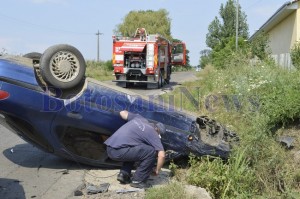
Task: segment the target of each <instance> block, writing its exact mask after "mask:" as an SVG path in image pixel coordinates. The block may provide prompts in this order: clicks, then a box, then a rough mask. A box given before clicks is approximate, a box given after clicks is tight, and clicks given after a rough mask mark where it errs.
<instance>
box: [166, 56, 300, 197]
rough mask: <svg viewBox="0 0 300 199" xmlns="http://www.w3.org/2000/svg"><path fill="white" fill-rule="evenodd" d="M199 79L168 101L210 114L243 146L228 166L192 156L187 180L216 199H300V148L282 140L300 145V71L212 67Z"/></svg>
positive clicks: (263, 66) (262, 65) (260, 66)
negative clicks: (287, 138)
mask: <svg viewBox="0 0 300 199" xmlns="http://www.w3.org/2000/svg"><path fill="white" fill-rule="evenodd" d="M245 63H246V62H245ZM199 76H200V80H199V81H195V82H188V83H185V84H184V85H183V86H184V88H185V90H186V91H188V94H186V93H187V92H186V91H185V92H183V90H182V89H180V88H179V89H176V90H175V91H174V92H173V93H170V94H166V95H164V96H163V97H164V99H165V100H166V101H168V100H169V99H171V98H170V96H174V99H175V106H176V107H177V109H185V110H188V111H191V112H195V113H198V114H199V115H208V116H210V117H212V118H214V119H216V120H217V121H219V122H220V123H223V124H225V125H226V126H227V127H228V128H230V129H231V130H233V131H235V132H238V135H239V136H240V138H241V141H240V143H239V145H238V146H237V147H235V148H234V149H233V151H232V155H231V156H230V158H229V159H228V161H226V162H224V161H222V160H220V159H218V158H215V159H213V160H212V159H211V158H209V159H207V158H205V157H203V158H200V159H198V158H195V157H190V162H189V163H190V165H189V168H188V169H187V171H186V172H187V175H186V179H185V181H187V182H188V183H190V184H193V185H197V186H200V187H203V188H206V189H207V190H208V191H209V192H210V194H211V196H212V197H213V198H274V199H275V198H295V199H296V198H300V194H299V193H300V177H299V176H300V168H299V166H298V165H299V162H297V161H295V156H294V153H295V152H297V151H299V150H300V146H299V145H295V147H294V149H292V150H287V149H285V148H284V147H283V146H282V145H280V144H279V143H278V142H277V141H276V139H277V137H278V136H279V135H282V134H285V135H289V136H292V137H294V138H295V140H296V142H295V143H299V140H300V131H299V130H297V128H296V127H297V126H299V118H300V117H299V116H300V95H299V91H300V78H299V76H300V72H299V71H287V70H284V69H281V68H280V67H278V66H275V65H274V64H272V63H271V62H267V63H259V64H256V65H251V66H249V65H248V64H244V65H240V66H239V67H236V66H235V67H227V69H223V70H215V69H214V68H213V67H212V66H209V67H207V68H205V69H204V70H202V71H201V72H199ZM198 97H199V98H198ZM192 98H193V99H194V100H191V99H192ZM195 101H196V102H197V103H196V104H197V106H195ZM183 102H184V103H183ZM295 125H296V126H295ZM290 129H293V131H291V130H290ZM291 132H292V133H291ZM177 173H180V172H177ZM175 174H176V172H175Z"/></svg>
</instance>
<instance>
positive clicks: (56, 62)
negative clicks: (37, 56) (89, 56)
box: [50, 51, 80, 82]
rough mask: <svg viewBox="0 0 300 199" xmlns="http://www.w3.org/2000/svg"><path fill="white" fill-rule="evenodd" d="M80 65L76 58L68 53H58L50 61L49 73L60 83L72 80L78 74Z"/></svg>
mask: <svg viewBox="0 0 300 199" xmlns="http://www.w3.org/2000/svg"><path fill="white" fill-rule="evenodd" d="M79 70H80V63H79V61H78V59H77V57H76V56H75V55H74V54H73V53H71V52H68V51H59V52H57V53H56V54H54V55H53V56H52V58H51V60H50V71H51V74H52V75H53V77H54V78H55V79H57V80H59V81H61V82H70V81H72V80H74V79H75V78H76V77H77V76H78V73H79Z"/></svg>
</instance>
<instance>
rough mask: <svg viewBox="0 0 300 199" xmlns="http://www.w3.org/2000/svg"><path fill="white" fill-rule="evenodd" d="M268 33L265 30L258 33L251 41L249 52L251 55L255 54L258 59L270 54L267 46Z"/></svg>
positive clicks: (263, 58) (265, 57)
mask: <svg viewBox="0 0 300 199" xmlns="http://www.w3.org/2000/svg"><path fill="white" fill-rule="evenodd" d="M269 42H270V40H269V35H268V34H267V33H265V32H261V33H259V34H258V35H257V36H256V37H254V38H253V39H252V41H251V52H252V55H253V57H254V56H256V57H258V58H259V59H260V60H265V59H267V58H268V57H269V56H270V55H271V49H270V47H269Z"/></svg>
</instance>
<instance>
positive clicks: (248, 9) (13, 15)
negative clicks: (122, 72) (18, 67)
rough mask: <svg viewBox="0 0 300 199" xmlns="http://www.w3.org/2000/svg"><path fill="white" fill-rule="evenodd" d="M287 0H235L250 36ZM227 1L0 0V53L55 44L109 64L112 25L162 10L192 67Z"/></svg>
mask: <svg viewBox="0 0 300 199" xmlns="http://www.w3.org/2000/svg"><path fill="white" fill-rule="evenodd" d="M286 1H287V0H239V4H240V6H241V8H242V11H243V12H245V14H246V15H247V22H248V25H249V33H250V36H251V35H252V34H253V33H254V32H255V31H256V30H258V29H259V28H260V27H261V26H262V25H263V24H264V23H265V22H266V21H267V20H268V19H269V18H270V17H271V16H272V15H273V14H274V13H275V11H276V10H277V9H279V8H280V7H281V6H282V5H283V4H285V2H286ZM226 2H227V0H210V1H203V0H1V9H0V52H3V51H5V52H6V53H8V54H14V55H23V54H26V53H29V52H40V53H43V52H44V51H45V50H46V49H47V48H48V47H50V46H52V45H55V44H69V45H72V46H74V47H76V48H77V49H78V50H79V51H80V52H81V53H82V54H83V56H84V58H85V59H86V60H96V59H97V36H96V33H97V32H98V30H99V31H100V33H103V34H102V35H100V38H99V41H100V42H99V46H100V53H99V54H100V60H102V61H107V60H110V59H112V36H113V30H114V29H115V28H116V26H117V25H118V24H120V23H122V20H123V18H124V17H125V16H126V15H127V14H128V13H129V12H130V11H132V10H135V11H137V10H154V11H156V10H159V9H161V8H163V9H166V10H167V11H168V12H169V18H171V20H172V21H171V33H172V36H173V37H174V38H177V39H180V40H182V41H184V42H185V43H186V45H187V49H188V50H189V51H190V54H189V56H190V64H191V65H192V66H196V65H198V64H199V58H200V51H201V50H203V49H207V46H206V44H205V40H206V34H207V32H208V26H209V24H210V23H211V22H212V21H213V19H214V18H215V17H216V16H217V17H219V16H220V15H219V10H220V6H221V4H222V3H223V4H224V5H225V4H226Z"/></svg>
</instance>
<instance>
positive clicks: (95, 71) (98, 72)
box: [85, 61, 114, 81]
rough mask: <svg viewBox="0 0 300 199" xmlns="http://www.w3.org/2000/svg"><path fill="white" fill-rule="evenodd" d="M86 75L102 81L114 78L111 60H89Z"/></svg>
mask: <svg viewBox="0 0 300 199" xmlns="http://www.w3.org/2000/svg"><path fill="white" fill-rule="evenodd" d="M86 64H87V68H86V73H85V74H86V76H87V77H91V78H94V79H97V80H100V81H105V80H113V79H114V76H113V69H112V63H111V61H107V62H96V61H87V62H86Z"/></svg>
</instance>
